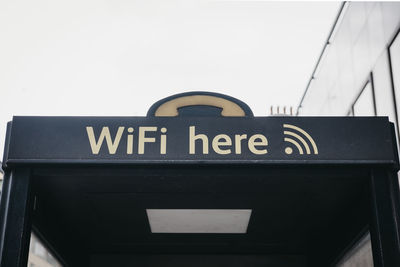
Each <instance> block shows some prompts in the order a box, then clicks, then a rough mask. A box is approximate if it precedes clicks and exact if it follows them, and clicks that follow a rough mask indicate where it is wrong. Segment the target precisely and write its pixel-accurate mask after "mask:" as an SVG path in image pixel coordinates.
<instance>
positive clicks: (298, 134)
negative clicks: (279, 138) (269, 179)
mask: <svg viewBox="0 0 400 267" xmlns="http://www.w3.org/2000/svg"><path fill="white" fill-rule="evenodd" d="M283 128H284V131H283V134H284V135H285V137H284V141H285V142H289V143H291V144H293V145H294V146H295V147H296V148H297V150H298V151H299V153H300V154H304V150H303V148H304V149H305V150H306V153H307V154H311V148H310V146H309V144H308V143H310V144H311V146H312V150H313V152H314V153H313V154H315V155H318V148H317V144H315V141H314V139H313V138H312V137H311V136H310V135H309V134H308V133H307V132H306V131H304V130H303V129H301V128H300V127H297V126H294V125H291V124H283ZM285 129H286V130H285ZM306 140H307V141H308V142H307V141H306ZM300 143H301V144H302V145H301V144H300ZM285 153H286V154H288V155H290V154H292V153H293V148H292V147H290V146H288V147H286V148H285Z"/></svg>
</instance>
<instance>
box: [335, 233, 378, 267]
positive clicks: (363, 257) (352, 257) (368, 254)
mask: <svg viewBox="0 0 400 267" xmlns="http://www.w3.org/2000/svg"><path fill="white" fill-rule="evenodd" d="M336 266H337V267H356V266H362V267H373V266H374V263H373V259H372V247H371V239H370V236H369V234H368V235H367V236H365V237H364V238H362V239H361V240H360V241H359V242H358V243H357V244H356V245H355V246H354V247H352V248H351V249H350V250H349V251H348V252H347V253H346V254H345V256H344V257H343V258H342V260H341V261H340V262H339V263H338V264H337V265H336Z"/></svg>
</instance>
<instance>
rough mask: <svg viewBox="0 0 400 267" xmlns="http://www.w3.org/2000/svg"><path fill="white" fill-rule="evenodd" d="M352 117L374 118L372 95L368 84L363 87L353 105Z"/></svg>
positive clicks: (370, 86)
mask: <svg viewBox="0 0 400 267" xmlns="http://www.w3.org/2000/svg"><path fill="white" fill-rule="evenodd" d="M354 116H375V108H374V95H373V91H372V85H371V83H370V82H368V84H367V85H366V86H365V87H364V89H363V91H362V93H361V95H360V96H359V97H358V99H357V101H356V103H354Z"/></svg>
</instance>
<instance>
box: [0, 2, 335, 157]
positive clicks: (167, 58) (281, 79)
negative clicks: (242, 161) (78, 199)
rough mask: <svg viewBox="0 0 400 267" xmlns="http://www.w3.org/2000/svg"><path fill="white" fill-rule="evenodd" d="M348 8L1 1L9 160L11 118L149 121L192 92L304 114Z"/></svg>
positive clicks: (0, 122)
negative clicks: (158, 105) (170, 99)
mask: <svg viewBox="0 0 400 267" xmlns="http://www.w3.org/2000/svg"><path fill="white" fill-rule="evenodd" d="M340 5H341V3H340V2H266V1H205V0H203V1H190V0H184V1H168V0H159V1H153V0H143V1H134V0H68V1H61V0H35V1H32V0H24V1H19V0H2V1H0V99H1V101H0V151H1V152H0V156H1V155H2V147H3V146H4V136H5V129H6V123H7V121H10V120H11V119H12V116H13V115H41V116H42V115H45V116H57V115H62V116H77V115H93V116H143V115H145V114H146V112H147V109H148V108H149V107H150V106H151V104H153V103H154V102H155V101H157V100H159V99H161V98H164V97H166V96H169V95H171V94H175V93H181V92H186V91H193V90H201V91H213V92H220V93H225V94H228V95H231V96H233V97H236V98H239V99H240V100H243V101H244V102H246V103H247V104H248V105H249V106H250V107H251V108H252V110H253V112H254V114H255V115H258V116H261V115H267V114H268V112H269V107H270V106H271V105H280V106H284V105H286V106H293V107H295V108H296V107H297V105H298V103H299V101H300V98H301V96H302V94H303V92H304V89H305V87H306V84H307V81H308V79H309V78H310V75H311V73H312V70H313V68H314V66H315V63H316V61H317V58H318V56H319V54H320V52H321V50H322V47H323V45H324V42H325V41H326V39H327V36H328V33H329V31H330V29H331V27H332V25H333V22H334V19H335V17H336V15H337V13H338V10H339V7H340Z"/></svg>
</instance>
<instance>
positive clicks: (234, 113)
mask: <svg viewBox="0 0 400 267" xmlns="http://www.w3.org/2000/svg"><path fill="white" fill-rule="evenodd" d="M147 116H148V117H177V116H180V117H181V116H185V117H192V116H196V117H253V116H254V115H253V112H252V111H251V109H250V107H249V106H248V105H247V104H246V103H244V102H243V101H240V100H239V99H236V98H233V97H231V96H228V95H224V94H219V93H211V92H186V93H181V94H176V95H172V96H169V97H166V98H163V99H161V100H159V101H157V102H156V103H154V104H153V105H152V106H151V107H150V109H149V111H148V112H147Z"/></svg>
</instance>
